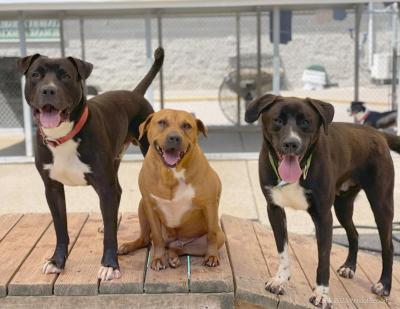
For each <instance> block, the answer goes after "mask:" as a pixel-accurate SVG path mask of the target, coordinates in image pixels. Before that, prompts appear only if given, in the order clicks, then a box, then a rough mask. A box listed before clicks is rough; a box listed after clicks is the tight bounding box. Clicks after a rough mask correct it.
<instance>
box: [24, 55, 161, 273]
mask: <svg viewBox="0 0 400 309" xmlns="http://www.w3.org/2000/svg"><path fill="white" fill-rule="evenodd" d="M163 59H164V51H163V49H162V48H159V49H157V50H156V52H155V62H154V64H153V66H152V68H151V69H150V71H149V72H148V74H147V75H146V76H145V77H144V79H143V80H142V81H141V82H140V83H139V85H138V86H137V87H136V88H135V89H134V90H133V91H122V90H121V91H110V92H106V93H104V94H101V95H98V96H96V97H94V98H92V99H90V100H88V101H86V96H85V93H84V81H85V80H86V79H87V78H88V77H89V75H90V73H91V71H92V67H93V66H92V65H91V64H90V63H88V62H85V61H82V60H79V59H75V58H70V57H69V58H59V59H53V58H47V57H44V56H41V55H38V54H35V55H33V56H28V57H24V58H21V59H20V60H19V61H18V67H19V69H20V71H21V72H22V73H23V74H25V76H26V86H25V97H26V100H27V102H28V104H29V105H30V106H31V107H32V109H33V113H34V118H35V120H36V121H37V123H38V126H41V123H40V119H39V118H40V117H39V114H40V112H41V111H43V110H44V109H51V110H57V111H59V112H61V115H62V120H63V121H69V122H74V123H75V124H76V122H77V121H78V119H79V118H80V117H81V114H82V112H83V110H84V108H85V106H88V108H89V117H88V119H87V122H86V123H85V125H84V126H83V128H82V129H81V131H80V132H79V133H78V134H77V135H76V136H75V137H73V140H74V141H75V142H77V143H78V145H79V146H78V148H77V153H78V157H79V159H80V161H81V162H82V163H84V164H86V165H87V166H89V167H90V172H89V173H85V174H84V179H85V180H86V183H87V184H88V185H91V186H93V188H94V189H95V191H96V192H97V194H98V196H99V199H100V208H101V213H102V217H103V223H104V244H103V245H104V249H103V257H102V259H101V264H102V266H104V267H112V268H113V269H114V270H115V269H119V265H118V258H117V248H118V245H117V217H118V207H119V202H120V198H121V193H122V189H121V187H120V185H119V182H118V168H119V165H120V159H121V154H122V153H123V151H124V148H125V146H126V145H127V143H130V142H133V143H137V140H138V138H139V125H140V124H141V122H143V121H144V120H145V119H146V118H147V116H149V115H150V114H151V113H153V109H152V107H151V105H150V104H149V102H148V101H147V100H146V99H145V98H144V93H145V91H146V89H147V88H148V87H149V85H150V84H151V82H152V80H153V79H154V77H155V76H156V74H157V72H158V71H159V70H160V68H161V66H162V63H163ZM36 135H37V136H36V149H35V163H36V167H37V170H38V171H39V173H40V175H41V177H42V179H43V182H44V185H45V191H46V199H47V202H48V205H49V208H50V211H51V214H52V217H53V223H54V228H55V231H56V235H57V244H56V248H55V251H54V254H53V256H52V257H51V259H50V263H51V264H52V265H53V266H54V267H57V268H58V269H59V271H61V270H62V269H63V268H64V266H65V262H66V258H67V255H68V244H69V237H68V230H67V215H66V204H65V196H64V184H63V183H61V182H59V181H57V180H55V179H52V178H51V177H50V173H49V170H47V169H45V168H44V166H45V165H48V164H52V163H53V161H54V160H55V159H54V158H53V154H52V152H51V151H50V150H51V149H50V148H49V147H50V146H49V145H46V144H44V143H43V140H42V137H41V135H40V134H39V130H37V134H36ZM59 147H61V146H59ZM148 147H149V145H148V141H147V138H146V137H143V139H141V140H140V148H141V151H142V153H143V155H145V154H146V152H147V149H148ZM66 168H68V167H66ZM102 279H104V278H102Z"/></svg>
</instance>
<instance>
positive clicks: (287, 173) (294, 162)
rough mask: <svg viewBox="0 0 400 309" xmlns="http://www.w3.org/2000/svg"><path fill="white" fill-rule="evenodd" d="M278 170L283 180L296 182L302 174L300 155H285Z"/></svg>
mask: <svg viewBox="0 0 400 309" xmlns="http://www.w3.org/2000/svg"><path fill="white" fill-rule="evenodd" d="M278 172H279V176H281V178H282V180H284V181H286V182H289V183H294V182H296V181H298V180H299V178H300V176H301V174H302V171H301V168H300V163H299V157H298V156H290V155H287V156H283V159H282V161H281V163H279V167H278Z"/></svg>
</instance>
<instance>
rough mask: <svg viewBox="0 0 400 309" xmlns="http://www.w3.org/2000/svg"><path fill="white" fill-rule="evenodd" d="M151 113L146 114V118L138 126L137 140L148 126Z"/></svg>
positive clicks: (151, 116)
mask: <svg viewBox="0 0 400 309" xmlns="http://www.w3.org/2000/svg"><path fill="white" fill-rule="evenodd" d="M153 115H154V113H153V114H151V115H149V116H147V118H146V120H145V121H143V122H142V123H141V124H140V126H139V140H141V139H142V137H143V136H144V135H145V134H146V132H147V129H148V128H149V124H150V122H151V119H153Z"/></svg>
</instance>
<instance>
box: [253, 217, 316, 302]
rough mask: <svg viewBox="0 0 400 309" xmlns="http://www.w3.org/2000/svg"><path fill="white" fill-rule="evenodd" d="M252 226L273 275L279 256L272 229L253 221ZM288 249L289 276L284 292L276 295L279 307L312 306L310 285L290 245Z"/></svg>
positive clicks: (277, 265)
mask: <svg viewBox="0 0 400 309" xmlns="http://www.w3.org/2000/svg"><path fill="white" fill-rule="evenodd" d="M253 226H254V230H255V232H256V235H257V239H258V242H259V244H260V247H261V250H262V252H263V255H264V259H265V261H266V263H267V266H268V269H269V270H270V272H271V275H272V276H274V275H275V273H276V272H277V270H278V267H279V258H278V253H277V250H276V244H275V239H274V235H273V233H272V230H270V229H266V228H265V227H263V226H262V225H261V224H259V223H253ZM288 251H289V256H290V270H291V278H290V280H289V282H288V283H287V284H286V288H285V294H284V295H280V296H278V298H279V308H314V306H313V305H312V304H310V302H309V298H310V296H311V293H312V289H311V286H310V284H309V283H308V281H307V278H306V277H305V275H304V273H303V270H302V269H301V267H300V265H299V262H298V261H297V258H296V256H295V254H294V253H293V251H292V250H291V248H290V247H289V248H288ZM267 279H268V278H267Z"/></svg>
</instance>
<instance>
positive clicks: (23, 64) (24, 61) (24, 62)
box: [17, 54, 41, 74]
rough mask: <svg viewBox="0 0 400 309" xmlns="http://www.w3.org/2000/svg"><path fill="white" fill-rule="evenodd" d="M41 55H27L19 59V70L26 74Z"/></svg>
mask: <svg viewBox="0 0 400 309" xmlns="http://www.w3.org/2000/svg"><path fill="white" fill-rule="evenodd" d="M39 57H41V55H40V54H34V55H31V56H26V57H23V58H19V59H18V60H17V67H18V70H19V71H20V72H21V73H22V74H26V72H27V71H28V69H29V68H30V66H31V65H32V63H33V62H34V61H35V60H36V59H38V58H39Z"/></svg>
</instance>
